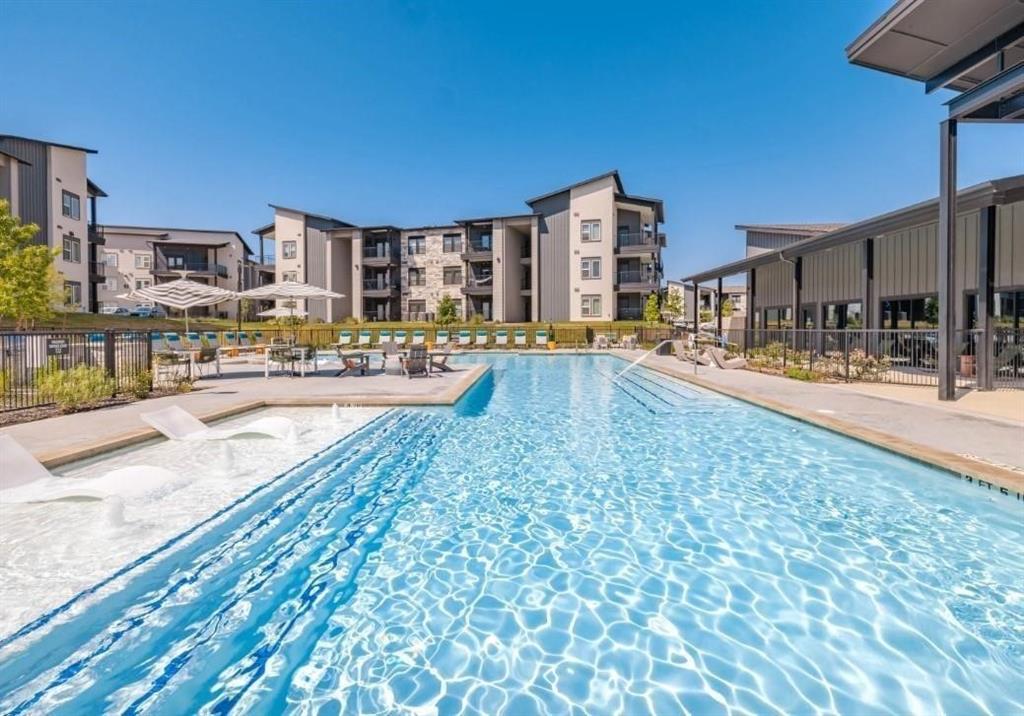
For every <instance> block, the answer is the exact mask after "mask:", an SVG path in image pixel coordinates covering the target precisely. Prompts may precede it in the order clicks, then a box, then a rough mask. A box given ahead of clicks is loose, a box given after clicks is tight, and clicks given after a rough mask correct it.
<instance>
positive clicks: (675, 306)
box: [661, 289, 683, 321]
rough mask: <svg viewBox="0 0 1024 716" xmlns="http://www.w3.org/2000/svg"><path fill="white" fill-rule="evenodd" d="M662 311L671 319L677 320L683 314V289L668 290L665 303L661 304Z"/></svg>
mask: <svg viewBox="0 0 1024 716" xmlns="http://www.w3.org/2000/svg"><path fill="white" fill-rule="evenodd" d="M661 312H662V313H663V314H664V315H665V316H666V317H667V318H668V319H669V320H670V321H672V320H675V319H676V318H679V317H680V316H682V315H683V294H682V292H681V291H673V290H672V289H669V290H668V293H666V294H665V303H663V304H662V306H661Z"/></svg>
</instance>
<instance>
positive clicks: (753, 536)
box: [0, 356, 1024, 716]
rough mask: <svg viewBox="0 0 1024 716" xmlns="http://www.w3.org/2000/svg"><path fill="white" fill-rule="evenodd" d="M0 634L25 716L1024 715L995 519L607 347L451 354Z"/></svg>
mask: <svg viewBox="0 0 1024 716" xmlns="http://www.w3.org/2000/svg"><path fill="white" fill-rule="evenodd" d="M470 360H486V361H488V362H490V363H491V364H492V365H493V370H492V372H491V373H490V374H489V376H488V377H486V378H484V379H483V380H482V381H481V382H480V383H479V384H478V385H477V386H476V387H475V388H474V389H473V391H472V392H471V393H470V394H469V395H468V396H467V397H466V398H465V399H464V400H463V401H462V402H461V403H460V404H459V405H458V406H456V408H455V409H450V410H442V409H417V410H413V409H408V410H406V409H402V410H395V411H391V412H388V413H386V414H385V415H383V416H381V417H378V418H376V419H375V420H373V421H372V422H370V423H369V424H368V425H366V426H364V427H362V428H361V429H359V430H358V431H356V432H355V433H353V434H351V435H349V436H348V437H346V438H344V439H342V440H341V441H340V442H338V443H337V444H335V445H334V446H332V447H329V448H327V449H326V450H324V451H323V452H321V453H320V454H318V455H317V456H315V457H314V458H313V459H311V460H309V461H307V462H306V463H304V464H302V465H300V466H298V467H297V468H295V469H294V470H292V471H290V472H289V473H287V474H285V475H283V476H282V477H281V478H280V479H278V480H276V481H275V482H273V483H272V484H271V485H270V486H269V487H268V488H267V489H265V490H263V491H262V492H260V493H258V494H256V495H254V496H253V497H252V498H250V499H249V500H246V501H244V502H243V503H241V504H239V505H238V506H237V507H236V508H235V509H234V510H232V511H231V512H230V513H229V515H228V516H227V518H226V519H224V520H223V521H222V522H221V523H219V524H218V525H216V526H215V527H213V528H211V529H210V531H209V532H208V533H207V534H204V535H203V536H202V537H200V538H199V539H196V540H194V541H193V542H191V543H189V544H186V545H183V546H180V547H177V548H175V549H168V550H165V551H162V552H161V551H157V552H156V553H155V554H154V555H153V557H152V558H151V559H150V560H148V561H146V562H145V563H144V564H141V565H140V566H139V567H138V568H137V569H136V570H135V571H134V572H133V573H132V574H133V576H132V577H131V579H129V580H127V581H126V582H125V583H123V584H119V585H118V588H117V589H116V590H114V589H111V590H101V591H100V592H99V593H97V594H96V595H93V596H90V597H87V598H85V600H84V603H83V604H78V605H76V606H75V608H74V609H68V610H67V611H64V612H58V613H57V614H53V615H51V616H49V617H47V618H44V619H42V620H39V621H38V622H36V623H35V624H34V625H33V626H32V627H31V628H29V629H27V630H23V631H22V633H21V634H20V635H19V636H16V637H14V638H13V639H8V640H6V641H5V642H3V646H0V710H2V711H4V712H13V713H22V712H32V711H41V712H49V713H83V712H86V713H95V712H99V711H101V710H103V709H107V710H111V711H118V712H129V713H132V712H143V711H146V712H151V713H169V714H170V713H191V712H199V711H204V710H205V711H208V712H211V713H226V712H229V711H232V710H235V711H237V712H239V713H278V712H281V711H285V710H299V711H306V712H312V713H318V714H341V713H346V714H347V713H363V712H365V713H380V712H409V713H424V714H425V713H435V712H436V713H461V712H465V713H482V714H497V713H509V714H516V715H517V716H518V715H519V714H530V713H550V714H555V713H629V714H639V713H657V714H666V713H676V712H682V711H684V710H686V711H690V712H695V713H701V714H704V713H719V712H722V713H724V712H727V711H730V710H731V711H737V712H749V713H757V714H764V713H784V714H793V713H814V712H840V713H857V714H873V713H906V712H910V711H914V712H919V713H939V712H946V713H956V714H965V713H992V714H1005V713H1010V712H1014V711H1019V710H1020V709H1021V708H1024V676H1022V674H1024V559H1022V554H1021V547H1020V545H1021V536H1022V528H1021V508H1020V505H1019V503H1017V502H1015V501H1013V500H1011V499H1007V498H1004V497H1001V496H992V497H984V496H982V497H979V495H978V493H977V492H976V491H974V490H971V489H970V488H969V487H968V486H966V485H964V484H962V483H960V482H958V481H956V480H955V479H952V478H951V477H950V476H947V475H945V474H943V473H940V472H938V471H935V470H933V469H931V468H928V467H926V466H923V465H920V464H917V463H914V462H911V461H907V460H904V459H902V458H898V457H896V456H893V455H891V454H888V453H884V452H881V451H878V450H875V449H873V448H871V447H869V446H866V445H863V444H860V443H857V442H854V441H850V440H847V439H845V438H841V437H839V436H836V435H833V434H831V433H828V432H825V431H821V430H818V429H816V428H812V427H809V426H806V425H803V424H801V423H798V422H795V421H792V420H789V419H787V418H784V417H782V416H778V415H775V414H773V413H770V412H767V411H764V410H761V409H758V408H754V407H751V406H747V405H745V404H742V403H738V402H735V401H732V400H730V399H726V398H722V397H718V396H715V395H711V394H707V393H704V392H700V391H697V390H695V389H693V388H691V387H688V386H685V385H683V384H681V383H677V382H674V381H671V380H669V379H666V378H664V377H661V376H659V375H657V374H655V373H652V372H648V371H646V370H644V369H639V370H636V371H631V372H630V373H627V374H626V377H625V379H624V380H622V381H619V382H618V383H615V382H613V381H612V380H611V377H612V376H613V375H614V372H615V371H616V370H620V369H621V368H622V367H623V366H624V365H625V364H624V363H621V362H620V361H617V360H616V359H614V358H611V357H608V356H583V357H581V356H521V357H517V356H493V357H492V356H488V357H478V356H474V357H472V358H470Z"/></svg>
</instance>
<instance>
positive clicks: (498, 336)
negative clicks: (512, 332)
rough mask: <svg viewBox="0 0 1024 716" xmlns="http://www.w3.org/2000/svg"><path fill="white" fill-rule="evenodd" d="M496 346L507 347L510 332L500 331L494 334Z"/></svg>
mask: <svg viewBox="0 0 1024 716" xmlns="http://www.w3.org/2000/svg"><path fill="white" fill-rule="evenodd" d="M494 345H496V346H507V345H508V331H506V330H505V329H503V328H502V329H499V330H497V331H495V332H494Z"/></svg>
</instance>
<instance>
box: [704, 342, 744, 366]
mask: <svg viewBox="0 0 1024 716" xmlns="http://www.w3.org/2000/svg"><path fill="white" fill-rule="evenodd" d="M704 352H705V353H707V354H708V355H709V356H710V357H711V362H712V363H714V364H715V365H716V366H718V367H719V368H721V369H722V370H736V369H737V368H745V367H746V366H747V359H746V358H726V357H725V351H724V350H723V349H721V348H715V347H708V348H707V350H705V351H704Z"/></svg>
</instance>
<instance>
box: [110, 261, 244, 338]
mask: <svg viewBox="0 0 1024 716" xmlns="http://www.w3.org/2000/svg"><path fill="white" fill-rule="evenodd" d="M118 298H126V299H129V300H133V301H149V302H151V303H159V304H160V305H162V306H167V307H168V308H176V309H178V310H181V311H184V312H185V330H186V331H187V330H188V309H190V308H196V307H199V306H213V305H215V304H218V303H223V302H224V301H234V300H236V299H237V298H238V294H237V293H235V292H234V291H229V290H227V289H226V288H219V287H218V286H211V285H210V284H207V283H200V282H199V281H191V280H189V279H188V278H185V276H184V274H183V275H182V278H179V279H175V280H174V281H168V282H167V283H158V284H155V285H153V286H147V287H145V288H137V289H135V290H134V291H132V292H130V293H125V294H122V295H120V296H118Z"/></svg>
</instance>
